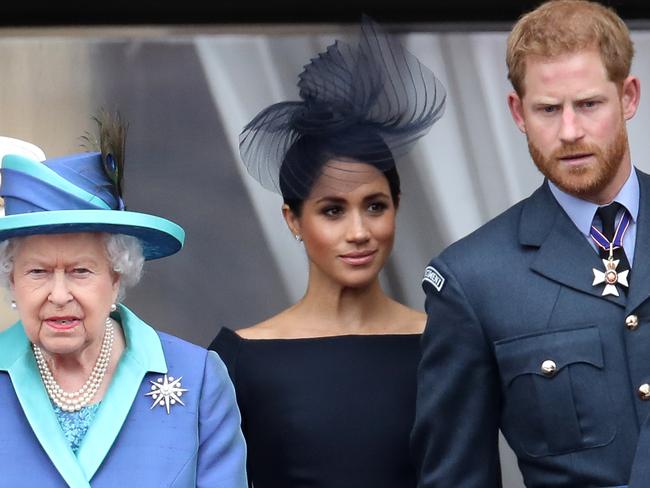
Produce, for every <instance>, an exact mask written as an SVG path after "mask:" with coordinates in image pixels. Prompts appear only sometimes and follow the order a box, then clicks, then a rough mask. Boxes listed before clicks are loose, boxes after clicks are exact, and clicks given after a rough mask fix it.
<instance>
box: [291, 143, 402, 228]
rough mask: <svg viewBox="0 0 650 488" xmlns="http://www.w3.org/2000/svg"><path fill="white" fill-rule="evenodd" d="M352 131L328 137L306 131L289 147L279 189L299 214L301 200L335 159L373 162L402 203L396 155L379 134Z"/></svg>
mask: <svg viewBox="0 0 650 488" xmlns="http://www.w3.org/2000/svg"><path fill="white" fill-rule="evenodd" d="M363 132H364V133H363V134H362V133H360V131H351V132H347V133H341V134H336V135H333V136H329V137H322V136H318V135H303V136H301V137H300V138H298V139H297V140H296V141H295V142H294V143H293V144H292V146H291V148H290V149H289V150H288V151H287V154H286V156H285V158H284V160H283V162H282V166H281V167H280V191H281V193H282V198H283V199H284V203H285V204H287V205H288V206H289V208H290V209H291V211H292V212H293V213H294V214H296V215H298V216H300V213H301V211H302V204H303V202H304V201H305V198H307V195H309V193H310V191H311V188H312V187H313V186H314V183H316V180H317V179H318V177H319V176H320V175H321V169H322V167H323V166H324V165H325V163H327V162H328V161H331V160H333V159H344V160H351V161H356V162H360V163H366V164H370V165H371V166H374V167H375V168H377V169H378V170H379V171H381V173H383V175H384V176H385V177H386V180H387V181H388V187H389V189H390V194H391V197H392V199H393V203H394V205H395V207H397V206H398V205H399V197H400V192H401V190H400V179H399V174H398V172H397V168H396V167H395V160H394V159H393V155H392V153H391V151H390V149H389V148H388V146H387V145H386V144H385V143H384V141H383V140H382V139H381V137H379V136H378V135H374V134H369V133H367V131H363Z"/></svg>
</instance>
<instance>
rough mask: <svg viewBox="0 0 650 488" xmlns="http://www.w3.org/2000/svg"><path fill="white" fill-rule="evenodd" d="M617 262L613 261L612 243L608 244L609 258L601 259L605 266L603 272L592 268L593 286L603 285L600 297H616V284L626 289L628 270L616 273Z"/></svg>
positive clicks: (616, 260)
mask: <svg viewBox="0 0 650 488" xmlns="http://www.w3.org/2000/svg"><path fill="white" fill-rule="evenodd" d="M618 263H619V260H618V259H614V243H613V242H610V243H609V257H608V258H607V259H603V264H604V265H605V271H604V272H603V271H600V270H598V269H596V268H592V271H593V272H594V282H593V283H592V285H593V286H596V285H600V284H601V283H605V288H604V289H603V293H602V296H605V295H616V296H618V289H617V288H616V285H617V284H620V285H621V286H624V287H626V288H627V287H628V286H629V285H628V283H627V275H628V273H629V272H630V270H629V269H626V270H625V271H618V272H617V271H616V268H617V267H618Z"/></svg>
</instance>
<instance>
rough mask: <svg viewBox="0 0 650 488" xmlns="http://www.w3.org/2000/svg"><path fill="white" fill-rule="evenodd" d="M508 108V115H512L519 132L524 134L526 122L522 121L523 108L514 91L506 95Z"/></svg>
mask: <svg viewBox="0 0 650 488" xmlns="http://www.w3.org/2000/svg"><path fill="white" fill-rule="evenodd" d="M508 108H509V109H510V115H512V120H514V121H515V124H516V125H517V127H519V130H520V131H521V132H523V133H524V134H525V133H526V121H525V119H524V107H523V103H522V101H521V98H520V97H519V95H517V92H515V91H514V90H513V91H511V92H510V93H508Z"/></svg>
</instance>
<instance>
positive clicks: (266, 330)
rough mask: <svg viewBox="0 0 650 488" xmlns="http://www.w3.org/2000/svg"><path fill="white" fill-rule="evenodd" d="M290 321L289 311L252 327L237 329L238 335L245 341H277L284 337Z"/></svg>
mask: <svg viewBox="0 0 650 488" xmlns="http://www.w3.org/2000/svg"><path fill="white" fill-rule="evenodd" d="M288 320H289V317H288V313H287V310H284V311H282V312H280V313H279V314H277V315H274V316H273V317H270V318H268V319H266V320H264V321H263V322H260V323H258V324H255V325H253V326H251V327H245V328H243V329H237V330H236V333H237V335H239V336H240V337H242V338H244V339H277V338H280V337H282V336H283V333H284V331H285V330H286V329H287V322H288Z"/></svg>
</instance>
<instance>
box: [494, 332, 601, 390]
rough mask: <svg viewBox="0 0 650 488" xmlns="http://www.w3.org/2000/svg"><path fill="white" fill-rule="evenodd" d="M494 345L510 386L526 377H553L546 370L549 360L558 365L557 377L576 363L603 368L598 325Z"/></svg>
mask: <svg viewBox="0 0 650 488" xmlns="http://www.w3.org/2000/svg"><path fill="white" fill-rule="evenodd" d="M494 346H495V354H496V356H497V360H498V362H499V369H500V370H501V378H502V381H503V384H504V385H506V386H507V385H508V384H510V382H511V381H512V380H513V379H515V378H516V377H517V376H520V375H524V374H536V375H540V376H553V375H548V374H545V373H544V372H543V371H542V363H544V361H549V360H550V361H553V363H555V368H556V369H555V372H554V374H557V373H558V372H559V371H560V370H561V369H562V368H564V367H566V366H568V365H569V364H574V363H587V364H591V365H592V366H595V367H597V368H602V367H603V350H602V344H601V341H600V333H599V331H598V328H597V327H596V326H595V325H591V326H587V327H581V328H578V329H568V330H551V331H543V332H537V333H534V334H528V335H525V336H519V337H513V338H508V339H503V340H500V341H497V342H495V343H494Z"/></svg>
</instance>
